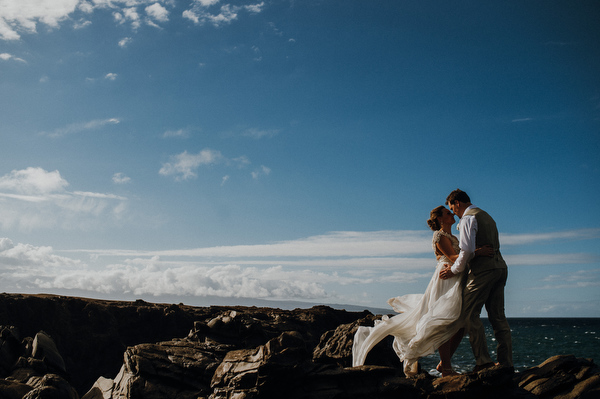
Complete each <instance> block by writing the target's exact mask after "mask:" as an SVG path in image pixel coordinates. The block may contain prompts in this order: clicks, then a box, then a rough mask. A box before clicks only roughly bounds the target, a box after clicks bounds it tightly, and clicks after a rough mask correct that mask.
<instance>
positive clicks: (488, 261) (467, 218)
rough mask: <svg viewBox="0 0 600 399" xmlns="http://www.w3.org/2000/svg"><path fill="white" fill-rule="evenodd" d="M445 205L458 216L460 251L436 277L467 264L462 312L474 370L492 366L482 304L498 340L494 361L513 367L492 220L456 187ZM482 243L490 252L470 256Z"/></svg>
mask: <svg viewBox="0 0 600 399" xmlns="http://www.w3.org/2000/svg"><path fill="white" fill-rule="evenodd" d="M446 204H447V205H448V207H449V208H450V210H451V211H452V212H453V213H454V214H455V215H457V216H458V217H459V218H460V222H459V225H458V229H459V232H460V253H459V255H458V258H457V259H456V261H455V262H454V264H453V265H445V267H444V268H443V269H442V270H441V271H440V278H441V279H444V280H446V279H449V278H452V277H454V276H455V275H456V274H459V273H460V272H462V271H463V270H465V268H466V266H467V265H468V269H469V270H468V275H467V284H466V286H465V288H464V291H463V305H462V315H463V317H464V318H465V321H466V329H467V332H468V334H469V341H470V342H471V348H472V349H473V354H474V355H475V360H476V366H475V371H479V370H483V369H485V368H488V367H491V366H494V362H493V361H492V358H491V357H490V354H489V352H488V348H487V341H486V338H485V329H484V327H483V324H482V322H481V320H480V318H479V316H480V314H481V308H482V307H483V305H485V309H486V311H487V313H488V319H489V321H490V323H491V324H492V327H493V329H494V335H495V336H496V341H497V343H498V347H497V354H498V364H500V365H501V366H502V367H513V362H512V340H511V334H510V327H509V326H508V322H507V321H506V316H505V315H504V286H505V285H506V279H507V277H508V269H507V267H506V263H505V262H504V259H502V255H501V254H500V243H499V241H498V230H497V228H496V222H494V219H492V217H491V216H490V215H488V214H487V213H486V212H484V211H483V210H481V209H479V208H477V207H476V206H474V205H472V204H471V199H470V198H469V196H468V195H467V193H465V192H464V191H461V190H459V189H456V190H454V191H452V192H451V193H450V195H448V198H446ZM484 245H491V246H492V248H493V249H494V250H495V253H494V255H492V256H490V257H483V256H482V257H477V258H474V257H473V255H474V252H475V248H479V247H481V246H484Z"/></svg>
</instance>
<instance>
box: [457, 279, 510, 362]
mask: <svg viewBox="0 0 600 399" xmlns="http://www.w3.org/2000/svg"><path fill="white" fill-rule="evenodd" d="M507 277H508V269H506V268H504V269H491V270H485V271H481V272H477V273H472V272H471V273H469V274H468V276H467V284H466V286H465V289H464V292H463V315H464V317H465V320H466V323H467V324H466V330H467V332H468V334H469V341H470V343H471V348H472V349H473V354H474V355H475V360H476V362H477V365H482V364H486V363H492V358H491V357H490V354H489V351H488V347H487V341H486V338H485V328H484V326H483V323H482V322H481V319H480V317H479V316H480V314H481V309H482V307H483V306H484V305H485V309H486V311H487V314H488V319H489V321H490V323H491V325H492V328H493V329H494V336H495V337H496V342H497V344H498V346H497V357H498V363H500V364H501V365H502V366H507V367H512V366H513V362H512V340H511V334H510V326H509V325H508V322H507V321H506V316H505V315H504V286H505V285H506V279H507Z"/></svg>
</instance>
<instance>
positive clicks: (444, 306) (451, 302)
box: [352, 230, 464, 376]
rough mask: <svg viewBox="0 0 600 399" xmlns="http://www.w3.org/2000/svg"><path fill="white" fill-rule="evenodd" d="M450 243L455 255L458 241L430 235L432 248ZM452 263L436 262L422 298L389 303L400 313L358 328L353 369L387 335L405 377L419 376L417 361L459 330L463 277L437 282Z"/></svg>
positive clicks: (407, 297) (442, 259) (405, 297)
mask: <svg viewBox="0 0 600 399" xmlns="http://www.w3.org/2000/svg"><path fill="white" fill-rule="evenodd" d="M441 235H445V236H447V237H448V238H450V240H451V241H452V245H453V247H454V250H455V252H456V253H458V251H459V248H458V239H456V237H454V236H452V235H451V234H447V233H445V232H443V231H441V230H438V231H435V232H434V234H433V248H434V251H435V252H436V253H437V254H438V255H439V251H437V250H436V243H437V242H438V241H439V239H440V236H441ZM451 263H452V262H451V261H450V260H449V259H448V258H447V257H445V256H443V255H442V256H441V257H440V258H439V259H438V262H437V267H436V269H435V272H434V273H433V276H432V277H431V280H430V281H429V285H428V286H427V289H426V290H425V293H424V294H409V295H403V296H400V297H396V298H392V299H390V300H388V303H389V304H390V305H391V306H392V308H393V309H394V310H395V311H396V312H398V313H400V314H398V315H395V316H393V317H388V316H383V318H382V320H380V321H377V322H376V323H375V326H374V327H364V326H361V327H359V328H358V330H357V331H356V334H355V336H354V343H353V346H352V366H354V367H355V366H361V365H363V364H364V362H365V359H366V357H367V354H368V353H369V351H370V350H371V349H372V348H373V347H374V346H375V345H377V344H378V343H379V342H380V341H381V340H382V339H384V338H385V337H387V336H388V335H392V336H393V337H394V343H393V349H394V351H395V352H396V354H397V355H398V357H399V358H400V361H402V362H403V363H404V374H406V375H407V376H412V375H415V374H417V372H418V359H419V358H420V357H423V356H426V355H429V354H432V353H434V352H435V351H436V350H437V349H438V348H439V347H440V345H442V344H443V343H444V342H446V341H448V340H449V339H450V338H451V337H452V336H453V335H454V334H455V333H456V332H457V331H458V330H459V329H460V328H461V327H463V324H464V323H463V320H461V318H460V312H461V306H462V287H463V284H462V280H463V279H462V275H459V276H457V277H454V278H450V279H448V280H442V279H440V278H439V272H440V270H441V269H442V268H443V267H444V264H451Z"/></svg>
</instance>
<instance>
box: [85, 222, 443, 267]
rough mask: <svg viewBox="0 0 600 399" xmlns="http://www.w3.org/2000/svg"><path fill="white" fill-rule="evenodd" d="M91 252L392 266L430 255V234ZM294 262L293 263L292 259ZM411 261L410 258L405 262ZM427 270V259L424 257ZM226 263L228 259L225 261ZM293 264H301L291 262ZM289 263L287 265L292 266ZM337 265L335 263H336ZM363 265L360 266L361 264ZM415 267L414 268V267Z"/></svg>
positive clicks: (338, 235) (353, 234)
mask: <svg viewBox="0 0 600 399" xmlns="http://www.w3.org/2000/svg"><path fill="white" fill-rule="evenodd" d="M94 253H97V254H100V255H110V256H160V257H189V258H192V257H201V258H224V259H232V258H238V259H237V260H236V262H238V261H239V259H247V258H252V259H253V260H257V258H258V260H257V263H256V264H258V263H260V262H263V261H264V260H265V259H268V258H280V259H277V260H276V261H277V262H280V261H284V262H286V261H287V260H286V259H285V258H289V259H291V258H298V257H300V258H303V259H305V260H306V259H313V258H314V259H317V258H328V261H331V259H329V258H340V259H342V260H341V261H340V262H346V261H348V262H349V263H351V262H352V261H351V259H353V258H369V260H372V261H373V263H377V264H381V265H392V264H393V262H395V261H396V260H392V261H391V262H392V263H390V262H389V261H390V259H389V258H390V257H393V258H396V257H407V256H408V255H422V254H427V255H429V254H432V250H431V233H430V232H428V231H401V230H390V231H373V232H359V231H335V232H331V233H327V234H323V235H317V236H311V237H307V238H301V239H298V240H291V241H280V242H275V243H271V244H261V245H233V246H218V247H207V248H195V249H185V250H167V251H151V252H138V251H125V252H121V251H109V252H103V251H99V252H96V251H94ZM294 261H295V260H294ZM409 261H410V262H413V261H415V259H414V258H410V259H409ZM427 261H428V262H429V263H428V265H429V267H431V258H428V259H427ZM227 262H230V260H227ZM336 262H337V260H336ZM294 263H295V264H296V265H302V264H303V263H302V262H300V263H297V262H294ZM294 263H290V264H294ZM338 264H339V263H338ZM363 265H364V263H363ZM417 268H418V267H417Z"/></svg>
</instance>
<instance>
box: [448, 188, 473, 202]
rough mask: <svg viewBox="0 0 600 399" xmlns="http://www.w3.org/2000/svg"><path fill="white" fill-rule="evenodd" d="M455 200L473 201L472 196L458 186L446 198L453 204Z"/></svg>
mask: <svg viewBox="0 0 600 399" xmlns="http://www.w3.org/2000/svg"><path fill="white" fill-rule="evenodd" d="M454 201H460V202H464V203H465V204H467V203H469V202H471V198H469V196H468V195H467V193H465V192H464V191H462V190H461V189H458V188H457V189H456V190H454V191H452V192H451V193H450V194H448V197H447V198H446V204H451V203H453V202H454Z"/></svg>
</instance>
